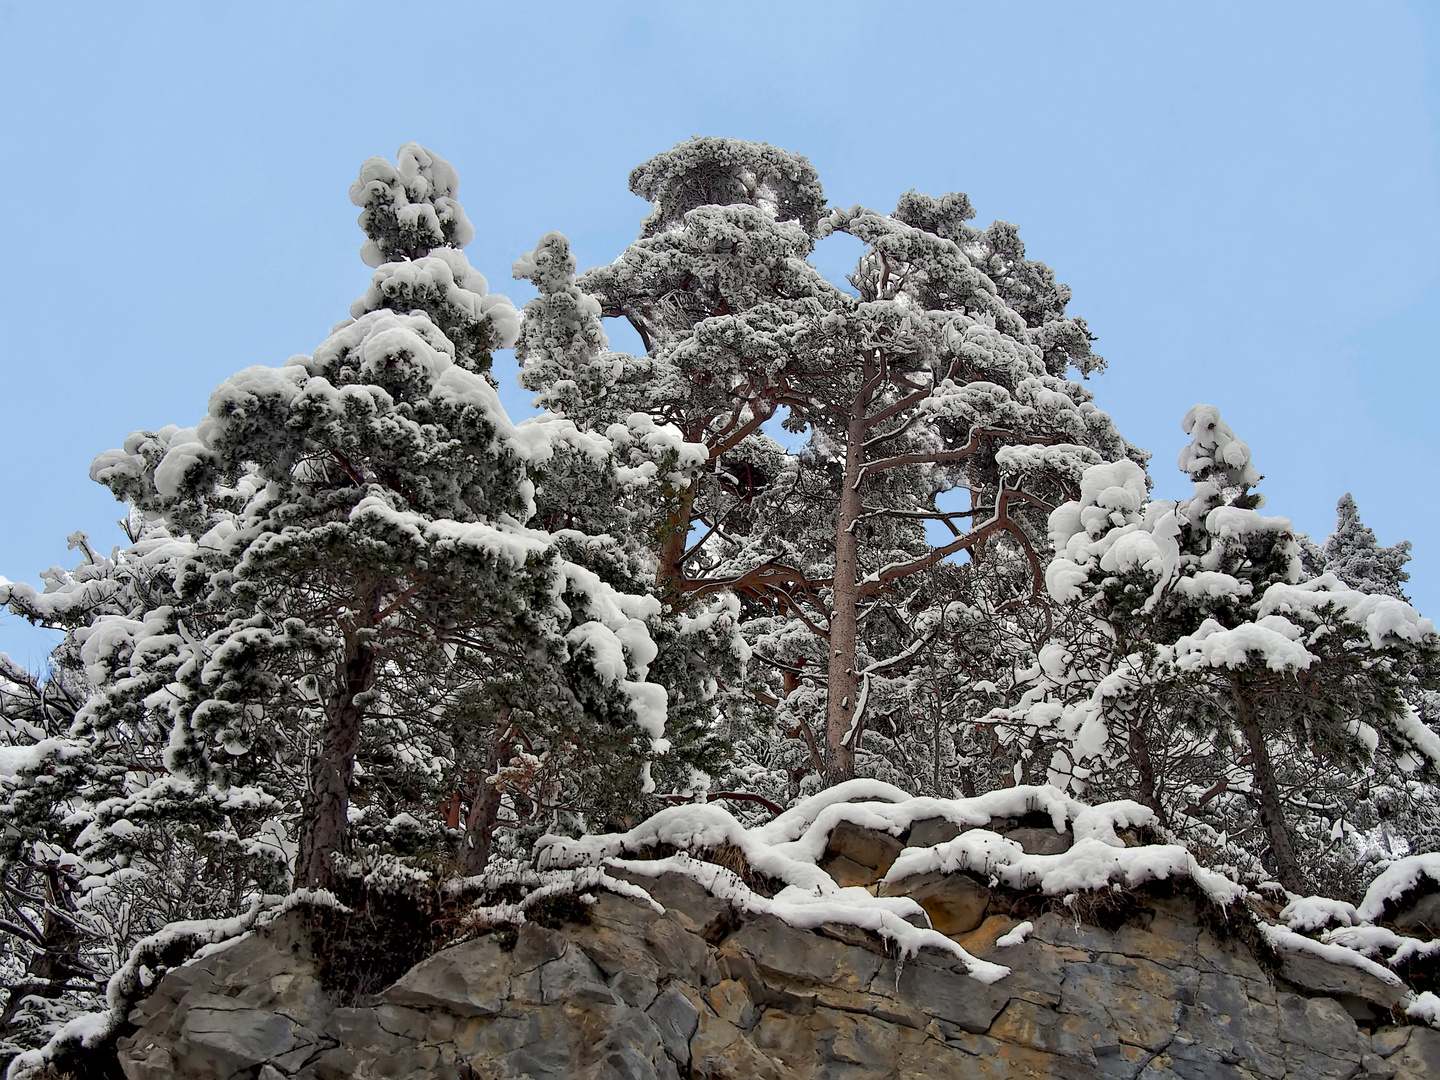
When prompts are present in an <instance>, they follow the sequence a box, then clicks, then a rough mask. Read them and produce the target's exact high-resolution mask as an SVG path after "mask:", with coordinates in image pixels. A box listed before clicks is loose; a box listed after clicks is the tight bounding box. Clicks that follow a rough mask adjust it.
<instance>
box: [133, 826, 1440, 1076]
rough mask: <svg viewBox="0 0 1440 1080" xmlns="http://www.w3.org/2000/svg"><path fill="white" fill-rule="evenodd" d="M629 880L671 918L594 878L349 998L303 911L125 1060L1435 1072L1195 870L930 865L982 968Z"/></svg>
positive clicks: (1382, 984)
mask: <svg viewBox="0 0 1440 1080" xmlns="http://www.w3.org/2000/svg"><path fill="white" fill-rule="evenodd" d="M850 850H851V853H852V854H857V853H858V852H857V851H856V846H855V845H853V844H852V845H851V848H850ZM837 854H838V852H834V851H832V860H833V858H834V857H835V856H836V855H837ZM847 857H848V856H847ZM851 861H852V862H855V863H856V864H857V865H860V864H859V863H858V861H857V860H853V859H852V860H851ZM841 869H845V870H848V869H849V868H848V867H842V868H841ZM961 877H963V876H961ZM636 880H644V884H645V886H646V888H647V889H648V891H649V893H650V895H651V896H652V897H653V898H654V900H655V901H656V902H657V905H658V906H659V907H660V908H663V912H662V911H657V910H656V906H657V905H652V904H649V903H646V902H645V901H644V900H643V899H636V898H631V897H622V896H619V895H615V894H614V893H610V892H601V893H599V894H598V895H597V896H596V897H595V902H594V903H593V904H592V905H590V906H589V907H588V908H585V909H583V910H580V909H579V908H578V906H577V910H579V918H578V919H575V920H573V921H569V922H557V921H555V920H553V919H551V920H548V921H550V922H551V925H550V926H545V925H541V924H540V922H537V921H530V922H526V923H524V924H522V925H520V926H519V928H518V932H503V931H502V932H497V933H487V934H484V935H483V936H480V937H477V938H474V939H472V940H469V941H466V942H464V943H462V944H459V945H455V946H452V947H450V948H447V949H445V950H443V951H441V952H439V953H437V954H435V955H434V956H431V957H430V958H428V959H426V960H424V961H423V962H422V963H420V964H419V965H417V966H416V967H414V968H413V969H411V970H410V971H409V972H408V973H406V974H405V975H404V976H403V977H402V978H400V979H399V981H398V982H396V983H394V984H393V985H391V986H389V987H388V988H386V989H384V990H383V991H382V992H381V993H379V994H378V995H375V996H372V997H369V998H366V999H363V1000H361V1001H358V1002H356V1003H354V1004H352V1005H349V1006H343V1005H341V1004H340V1003H339V1001H338V1000H337V998H336V996H335V995H334V994H332V993H331V992H329V991H327V990H326V989H325V988H324V986H322V983H321V980H320V978H319V976H318V975H317V967H316V962H315V955H314V942H315V939H314V936H313V934H312V931H311V926H310V923H309V922H308V920H307V916H306V915H305V914H304V913H303V912H300V911H295V912H291V913H289V914H288V915H286V916H284V917H283V918H281V919H279V920H277V921H276V922H274V923H273V924H272V925H271V926H270V927H269V928H268V929H267V930H265V931H263V932H256V933H253V934H251V935H249V936H247V937H245V938H242V939H240V940H239V941H238V942H236V943H234V944H231V945H229V946H227V947H225V948H223V949H222V950H220V951H218V952H214V953H212V954H210V955H208V956H205V957H203V958H201V959H198V960H196V961H193V962H191V963H189V964H187V965H185V966H183V967H180V968H178V969H175V970H173V971H171V972H170V973H169V974H168V975H166V976H165V978H164V979H163V980H162V981H161V982H160V983H159V985H158V987H157V989H156V990H155V992H154V993H153V994H151V996H150V997H148V998H147V999H146V1000H145V1001H143V1002H142V1003H141V1004H140V1005H139V1007H138V1008H136V1009H135V1010H134V1012H133V1013H132V1014H131V1017H130V1020H131V1024H132V1025H133V1028H132V1032H131V1034H128V1035H126V1036H124V1037H123V1038H122V1039H121V1040H120V1043H119V1056H120V1063H121V1066H122V1068H123V1070H124V1073H125V1075H126V1077H128V1078H129V1080H162V1078H163V1080H168V1078H170V1077H187V1078H195V1080H240V1078H245V1080H251V1078H258V1080H282V1078H292V1077H293V1078H296V1080H342V1078H352V1077H353V1078H358V1080H366V1078H371V1077H393V1078H410V1077H414V1078H420V1077H426V1078H429V1077H451V1078H466V1077H468V1078H486V1080H489V1078H500V1077H525V1076H528V1077H533V1078H535V1080H540V1078H543V1077H594V1078H601V1077H605V1078H611V1077H613V1078H620V1077H626V1078H629V1077H635V1078H640V1077H644V1078H650V1077H666V1078H679V1077H693V1078H699V1077H707V1078H721V1077H725V1078H731V1077H733V1078H747V1080H748V1078H752V1077H757V1078H763V1077H776V1078H778V1077H817V1078H818V1077H827V1078H830V1077H834V1078H840V1077H844V1078H854V1080H860V1078H866V1080H869V1078H875V1080H879V1078H882V1077H895V1078H898V1077H922V1076H923V1077H932V1078H933V1077H1056V1078H1065V1080H1082V1078H1088V1077H1168V1076H1179V1077H1237V1078H1238V1077H1270V1078H1277V1080H1278V1078H1281V1077H1306V1078H1309V1077H1399V1078H1411V1077H1413V1078H1419V1077H1434V1076H1440V1032H1437V1031H1435V1030H1433V1029H1430V1028H1428V1027H1424V1026H1410V1025H1407V1024H1404V1023H1403V1019H1402V1022H1401V1023H1398V1024H1397V1023H1396V1022H1395V1021H1396V1019H1397V1017H1396V1014H1395V1013H1394V1011H1393V1007H1394V1005H1395V1004H1396V1001H1397V999H1398V994H1397V991H1396V987H1395V986H1394V985H1392V984H1391V983H1389V982H1387V981H1385V980H1383V979H1378V978H1376V977H1374V976H1373V975H1371V974H1367V973H1366V972H1364V971H1362V970H1359V969H1357V968H1355V967H1354V966H1350V965H1345V964H1331V963H1328V962H1326V961H1325V960H1323V959H1321V958H1319V957H1316V956H1313V955H1310V954H1286V953H1283V952H1282V953H1275V952H1273V951H1271V950H1268V949H1266V948H1265V946H1264V943H1263V941H1261V942H1259V943H1258V944H1257V942H1256V941H1255V940H1251V941H1250V942H1249V943H1247V941H1246V940H1245V937H1244V935H1240V936H1234V935H1231V934H1230V933H1229V932H1228V931H1227V930H1226V925H1225V923H1224V921H1223V920H1220V921H1217V920H1216V918H1215V916H1214V912H1212V911H1210V910H1209V909H1208V904H1207V901H1206V900H1205V899H1204V897H1203V896H1200V895H1198V892H1197V891H1196V890H1193V889H1190V888H1187V887H1185V886H1184V885H1183V884H1182V885H1180V886H1178V887H1177V886H1175V885H1174V884H1173V883H1159V884H1157V885H1155V886H1153V887H1147V888H1142V889H1139V890H1127V891H1126V893H1125V895H1124V903H1122V904H1116V905H1112V906H1111V907H1109V908H1106V907H1105V906H1104V905H1103V904H1100V903H1097V901H1096V898H1094V897H1092V898H1090V900H1089V902H1088V903H1082V902H1079V901H1077V900H1076V899H1075V898H1072V899H1071V901H1070V904H1069V905H1068V906H1067V905H1066V904H1065V903H1064V902H1063V901H1062V902H1055V901H1048V900H1045V898H1043V897H1037V896H1035V895H1029V896H1028V898H1027V896H1026V895H1025V894H1019V893H1016V894H1009V895H1001V893H1000V892H999V891H996V890H989V889H987V887H986V886H985V885H983V883H980V882H977V881H975V880H973V879H972V878H963V882H964V883H963V885H960V886H958V887H957V888H956V889H955V890H953V893H954V895H955V896H959V897H969V898H970V901H969V910H968V913H962V912H961V911H960V908H961V907H962V906H963V905H962V904H958V903H950V905H949V907H948V908H945V907H944V905H943V904H942V901H941V900H939V899H934V898H935V897H938V896H940V894H941V893H942V892H943V890H941V889H939V888H937V886H936V881H934V880H931V881H929V882H928V883H926V884H925V887H926V888H928V890H929V893H930V894H931V896H932V906H933V907H934V908H935V913H936V914H940V915H942V916H945V915H946V914H947V913H948V917H951V918H952V923H951V928H952V932H953V934H954V937H955V939H956V940H957V941H958V942H959V943H960V944H962V945H963V946H964V947H965V948H966V949H967V950H968V951H969V952H970V953H971V954H973V955H975V956H978V957H983V958H988V959H991V960H994V961H996V962H999V963H1003V964H1004V965H1005V966H1006V967H1008V968H1009V969H1010V974H1009V975H1008V976H1006V977H1004V978H1002V979H999V980H997V981H995V982H992V983H988V984H987V983H984V982H981V981H977V980H976V979H975V978H973V977H971V976H970V975H968V974H966V972H965V970H964V968H963V966H962V965H961V964H960V963H959V962H958V961H957V960H956V958H955V957H954V956H951V955H947V954H944V953H941V952H939V951H936V950H930V949H927V950H923V951H922V952H921V953H920V954H919V955H917V956H914V957H912V958H910V959H909V960H901V959H899V958H897V956H895V955H894V952H895V950H894V948H893V946H892V945H889V944H887V943H885V942H884V941H883V940H882V939H881V938H880V937H879V936H877V935H875V934H873V933H869V932H866V931H864V930H860V929H857V928H856V927H854V926H848V925H838V924H832V925H822V926H819V927H817V928H815V929H810V930H804V929H797V928H795V927H792V926H790V925H788V924H787V923H785V922H782V921H781V920H779V919H777V918H775V917H773V916H771V915H766V914H759V915H756V914H745V913H742V912H740V911H738V910H737V909H736V908H735V907H733V906H732V905H731V904H730V903H728V902H725V901H722V900H719V899H717V898H716V897H715V896H713V895H712V894H711V893H710V892H707V891H706V890H705V889H704V888H702V887H701V886H700V885H698V884H696V882H695V881H694V880H693V879H691V878H690V877H686V876H681V875H677V874H673V873H667V874H664V875H662V876H660V877H659V878H650V879H638V878H637V879H636ZM982 900H983V902H982ZM1031 909H1033V910H1031ZM1021 916H1025V917H1024V918H1021ZM1027 922H1028V923H1030V925H1031V930H1030V931H1029V932H1028V934H1024V933H1023V932H1022V933H1016V932H1015V930H1016V929H1017V927H1020V926H1021V925H1022V924H1023V923H1027ZM966 923H972V924H973V928H971V929H968V930H963V931H962V930H956V929H955V927H958V926H964V925H965V924H966ZM1107 926H1108V928H1107ZM1021 937H1023V938H1024V940H1023V941H1019V942H1018V943H1016V944H1008V942H1014V941H1016V940H1017V939H1019V938H1021ZM1001 942H1007V944H1001Z"/></svg>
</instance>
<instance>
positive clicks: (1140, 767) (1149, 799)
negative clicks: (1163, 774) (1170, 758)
mask: <svg viewBox="0 0 1440 1080" xmlns="http://www.w3.org/2000/svg"><path fill="white" fill-rule="evenodd" d="M1129 728H1130V732H1129V734H1130V740H1129V741H1130V757H1131V759H1132V760H1133V761H1134V762H1135V772H1136V774H1137V776H1138V778H1139V788H1140V791H1139V795H1140V801H1141V802H1142V803H1144V804H1145V805H1146V806H1148V807H1149V808H1150V809H1151V810H1153V811H1155V817H1156V818H1158V819H1159V821H1160V824H1161V825H1164V826H1166V827H1167V828H1168V827H1169V824H1170V822H1169V820H1168V816H1167V815H1166V813H1165V807H1164V806H1162V805H1161V804H1160V795H1159V792H1158V791H1157V790H1156V786H1155V762H1154V760H1153V759H1152V758H1151V757H1150V740H1149V739H1147V738H1145V724H1144V721H1143V720H1142V719H1141V718H1140V717H1138V716H1131V717H1130V724H1129Z"/></svg>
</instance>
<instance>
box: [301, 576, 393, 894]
mask: <svg viewBox="0 0 1440 1080" xmlns="http://www.w3.org/2000/svg"><path fill="white" fill-rule="evenodd" d="M374 607H375V605H374V600H373V598H371V597H367V598H366V601H365V603H364V605H363V610H362V611H361V612H358V613H357V616H358V618H357V622H361V623H363V625H362V626H359V627H356V628H352V629H350V630H348V631H347V632H346V634H345V655H344V657H343V658H342V659H341V661H340V663H339V665H338V670H337V671H336V673H335V678H336V683H337V686H336V693H335V696H334V698H333V699H332V702H331V705H330V707H329V708H328V709H327V710H326V716H325V726H324V728H323V729H322V730H321V732H320V748H319V753H318V754H317V756H316V758H315V764H314V767H313V771H312V773H311V781H310V793H309V797H308V798H307V799H306V805H305V820H304V825H303V826H302V829H301V833H300V854H299V857H298V858H297V859H296V861H295V883H296V885H297V886H305V887H308V888H311V889H328V888H331V887H333V886H334V885H335V883H336V880H337V874H336V870H335V856H336V855H337V854H343V853H344V852H345V851H347V850H348V849H349V844H348V841H349V831H350V824H349V815H350V782H351V780H352V778H353V777H354V774H355V750H356V748H357V747H358V746H359V744H360V727H361V724H362V723H363V722H364V719H365V706H364V705H363V703H362V702H361V700H360V697H361V695H362V694H364V693H365V692H366V691H368V690H369V689H370V688H371V687H372V686H373V685H374V682H375V650H374V647H373V646H372V645H371V644H370V642H369V640H368V635H367V634H364V633H361V632H359V631H361V630H368V629H369V628H370V624H371V622H373V618H372V617H373V614H374Z"/></svg>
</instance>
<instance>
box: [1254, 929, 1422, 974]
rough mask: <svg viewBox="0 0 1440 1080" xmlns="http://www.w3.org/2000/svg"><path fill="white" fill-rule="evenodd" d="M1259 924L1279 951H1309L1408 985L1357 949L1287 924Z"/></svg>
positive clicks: (1336, 962)
mask: <svg viewBox="0 0 1440 1080" xmlns="http://www.w3.org/2000/svg"><path fill="white" fill-rule="evenodd" d="M1257 925H1258V926H1259V929H1260V933H1261V935H1262V936H1263V937H1264V938H1265V940H1266V941H1267V942H1269V943H1270V946H1271V947H1272V948H1273V949H1275V950H1276V951H1277V952H1282V953H1285V952H1290V953H1308V954H1310V955H1311V956H1318V957H1319V958H1320V959H1321V960H1324V961H1325V962H1327V963H1330V964H1340V965H1342V966H1344V967H1352V968H1356V969H1358V970H1360V971H1363V972H1365V974H1367V975H1371V976H1373V977H1374V978H1376V979H1379V980H1380V981H1381V982H1382V983H1386V984H1388V985H1390V986H1404V985H1405V983H1404V980H1402V979H1401V978H1400V976H1399V975H1396V974H1395V972H1393V971H1391V970H1390V969H1389V968H1387V967H1382V966H1381V965H1380V964H1377V963H1376V962H1375V961H1374V960H1371V959H1370V958H1369V957H1367V956H1365V955H1364V954H1363V953H1360V952H1357V951H1356V950H1355V949H1351V948H1347V947H1346V946H1344V945H1337V944H1334V943H1331V942H1326V941H1316V940H1315V939H1314V938H1309V937H1306V936H1305V935H1304V934H1297V933H1296V932H1295V931H1294V930H1290V929H1287V928H1286V927H1283V926H1275V925H1274V924H1273V923H1266V922H1261V923H1258V924H1257Z"/></svg>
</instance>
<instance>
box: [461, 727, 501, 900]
mask: <svg viewBox="0 0 1440 1080" xmlns="http://www.w3.org/2000/svg"><path fill="white" fill-rule="evenodd" d="M510 735H511V732H510V706H509V705H506V706H505V707H503V708H502V709H501V710H500V712H499V715H497V716H496V718H495V740H494V742H492V743H491V744H490V752H489V753H488V754H487V755H486V756H485V767H484V772H483V774H482V775H481V777H480V789H479V790H478V791H477V792H476V793H475V798H474V800H473V801H472V802H471V803H470V812H469V814H467V815H466V817H465V839H464V842H463V845H464V846H463V847H462V848H461V851H460V872H461V873H462V874H464V875H465V876H466V877H473V876H475V875H476V874H480V873H484V871H485V864H486V863H488V862H489V861H490V845H491V841H492V839H493V837H494V835H495V825H496V823H497V822H498V821H499V816H500V789H499V788H498V787H497V786H496V785H494V784H487V783H486V782H485V781H486V779H488V778H489V777H491V776H494V775H495V772H496V770H497V769H499V768H500V767H501V766H503V765H505V764H507V763H508V762H509V761H510V759H511V757H513V756H514V751H513V749H512V747H511V741H510Z"/></svg>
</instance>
